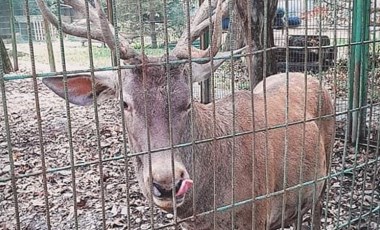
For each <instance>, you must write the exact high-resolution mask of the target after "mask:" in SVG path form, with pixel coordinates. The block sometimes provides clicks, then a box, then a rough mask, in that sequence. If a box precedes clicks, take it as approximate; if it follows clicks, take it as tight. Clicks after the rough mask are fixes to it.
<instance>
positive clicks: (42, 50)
mask: <svg viewBox="0 0 380 230" xmlns="http://www.w3.org/2000/svg"><path fill="white" fill-rule="evenodd" d="M64 45H65V47H64V54H65V55H64V58H65V62H66V67H67V69H68V70H72V69H88V68H89V67H90V58H89V48H88V47H87V46H82V44H81V42H79V41H65V44H64ZM17 48H18V57H19V60H20V61H23V62H26V63H28V62H30V59H31V55H30V51H29V50H30V48H29V45H28V44H26V43H24V44H22V43H20V44H18V47H17ZM33 50H34V59H35V60H36V63H37V64H39V65H49V58H48V53H47V47H46V44H45V43H43V42H35V43H33ZM53 50H54V58H55V64H56V66H57V69H61V67H62V61H61V49H60V45H59V43H58V42H54V43H53ZM136 51H138V52H141V50H139V49H136ZM145 53H146V54H147V55H148V56H158V57H159V56H162V55H164V54H165V50H164V49H162V48H160V49H150V48H146V49H145ZM92 55H93V62H94V66H95V68H98V67H107V66H111V52H110V50H109V49H108V48H107V47H102V46H101V44H100V43H94V44H93V45H92Z"/></svg>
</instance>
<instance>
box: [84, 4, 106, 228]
mask: <svg viewBox="0 0 380 230" xmlns="http://www.w3.org/2000/svg"><path fill="white" fill-rule="evenodd" d="M96 4H97V5H98V7H101V5H100V4H101V3H100V1H99V0H97V1H96ZM85 11H86V12H85V14H86V27H87V28H86V29H87V42H88V57H89V61H90V66H89V67H90V69H91V87H92V99H93V103H92V105H93V106H94V121H95V127H96V145H97V153H98V158H99V184H100V202H101V209H102V227H103V229H106V228H107V226H106V210H105V194H104V179H103V178H104V173H103V161H102V146H101V144H100V125H99V114H98V103H97V93H96V82H95V72H94V57H93V53H92V39H91V27H90V12H89V2H88V1H85Z"/></svg>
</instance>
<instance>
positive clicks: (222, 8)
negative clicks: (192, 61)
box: [173, 0, 228, 59]
mask: <svg viewBox="0 0 380 230" xmlns="http://www.w3.org/2000/svg"><path fill="white" fill-rule="evenodd" d="M215 3H216V4H215ZM215 5H216V8H215V10H214V11H213V16H212V21H213V22H214V27H213V35H212V45H210V46H209V47H208V48H207V50H200V49H197V48H195V47H193V46H192V47H191V49H192V50H191V57H192V58H204V57H208V55H209V53H210V50H211V55H212V56H215V55H216V54H217V53H218V50H219V46H220V43H221V33H222V26H221V24H222V18H223V16H224V15H226V14H227V11H228V0H227V1H224V0H213V1H212V2H211V6H210V5H209V3H208V1H204V2H203V3H202V5H201V6H200V7H199V9H198V11H197V13H196V15H195V16H194V18H193V19H192V23H191V25H190V42H193V41H194V40H195V39H196V38H198V37H199V36H200V35H201V34H202V33H203V32H204V31H205V29H207V27H208V26H209V25H210V19H209V17H208V16H209V7H213V6H215ZM188 43H189V36H188V32H187V30H185V31H184V32H183V34H182V35H181V37H180V39H179V41H178V42H177V45H176V47H175V48H174V50H173V54H174V55H175V56H176V57H177V58H178V59H186V58H188V57H189V50H188Z"/></svg>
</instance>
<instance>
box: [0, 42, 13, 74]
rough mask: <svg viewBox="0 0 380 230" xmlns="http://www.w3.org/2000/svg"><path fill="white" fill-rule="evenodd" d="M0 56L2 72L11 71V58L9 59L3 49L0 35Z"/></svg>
mask: <svg viewBox="0 0 380 230" xmlns="http://www.w3.org/2000/svg"><path fill="white" fill-rule="evenodd" d="M0 58H1V62H2V66H3V71H4V73H10V72H12V71H13V67H12V63H11V60H10V59H9V55H8V52H7V50H6V49H5V45H4V42H3V39H2V38H1V37H0Z"/></svg>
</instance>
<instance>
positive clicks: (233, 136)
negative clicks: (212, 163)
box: [228, 1, 236, 230]
mask: <svg viewBox="0 0 380 230" xmlns="http://www.w3.org/2000/svg"><path fill="white" fill-rule="evenodd" d="M233 2H234V1H230V2H229V4H228V12H229V14H230V15H233V7H234V6H233ZM232 25H233V17H231V19H230V26H229V28H230V36H231V38H232V39H230V47H235V44H234V41H235V39H234V34H232V33H231V32H232ZM230 51H231V53H230V55H231V58H230V68H231V100H232V147H231V148H232V152H231V193H232V194H231V196H232V197H231V202H232V207H231V229H232V230H234V229H235V219H236V218H235V215H236V214H235V202H236V201H235V200H236V198H235V195H236V194H235V176H236V173H235V165H236V149H235V148H236V136H235V134H236V107H235V101H236V98H235V70H234V59H233V49H231V50H230Z"/></svg>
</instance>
